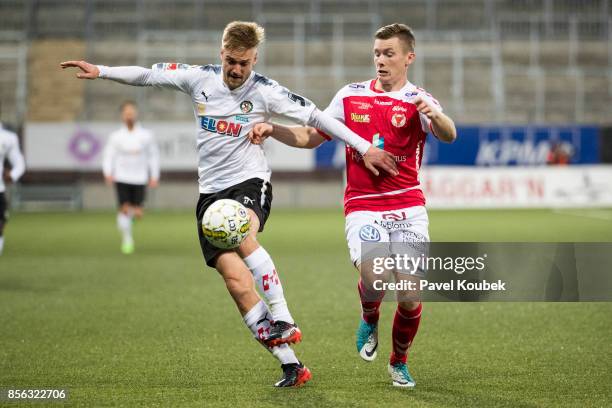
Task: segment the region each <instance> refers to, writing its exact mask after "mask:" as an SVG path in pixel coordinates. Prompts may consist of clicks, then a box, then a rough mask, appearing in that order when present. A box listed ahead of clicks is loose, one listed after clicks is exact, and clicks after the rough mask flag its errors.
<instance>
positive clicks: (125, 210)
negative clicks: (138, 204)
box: [119, 204, 130, 215]
mask: <svg viewBox="0 0 612 408" xmlns="http://www.w3.org/2000/svg"><path fill="white" fill-rule="evenodd" d="M119 212H120V213H121V214H123V215H128V214H129V212H130V206H129V204H121V207H120V208H119Z"/></svg>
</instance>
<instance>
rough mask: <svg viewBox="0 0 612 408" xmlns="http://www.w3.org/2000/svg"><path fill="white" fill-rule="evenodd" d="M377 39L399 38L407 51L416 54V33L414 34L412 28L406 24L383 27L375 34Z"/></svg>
mask: <svg viewBox="0 0 612 408" xmlns="http://www.w3.org/2000/svg"><path fill="white" fill-rule="evenodd" d="M374 37H375V38H378V39H379V40H388V39H390V38H393V37H397V38H399V40H400V41H401V42H402V43H404V45H405V47H406V49H407V50H408V51H410V52H414V45H415V42H416V41H415V39H414V33H413V32H412V28H410V27H408V26H407V25H406V24H398V23H395V24H389V25H386V26H384V27H381V28H379V29H378V31H376V34H374Z"/></svg>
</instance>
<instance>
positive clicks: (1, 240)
mask: <svg viewBox="0 0 612 408" xmlns="http://www.w3.org/2000/svg"><path fill="white" fill-rule="evenodd" d="M3 249H4V236H2V237H0V255H2V250H3Z"/></svg>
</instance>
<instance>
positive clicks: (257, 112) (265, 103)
mask: <svg viewBox="0 0 612 408" xmlns="http://www.w3.org/2000/svg"><path fill="white" fill-rule="evenodd" d="M263 37H264V31H263V28H262V27H260V26H259V25H257V24H256V23H250V22H232V23H230V24H228V25H227V27H226V28H225V30H224V33H223V37H222V48H221V54H220V57H221V65H204V66H189V65H186V64H176V63H160V64H156V65H154V66H153V69H146V68H141V67H106V66H96V65H92V64H89V63H87V62H84V61H68V62H65V63H62V64H61V66H62V67H63V68H66V67H78V68H80V69H81V71H82V72H81V73H79V74H77V77H79V78H86V79H95V78H98V77H100V78H105V79H111V80H114V81H117V82H121V83H125V84H129V85H139V86H158V87H165V88H171V89H174V90H178V91H181V92H184V93H186V94H187V95H189V96H190V97H191V99H192V102H193V111H194V114H195V117H196V124H197V126H198V136H197V149H198V154H199V165H198V173H199V184H200V188H199V190H200V198H199V201H198V204H197V207H196V219H197V227H198V235H199V239H200V246H201V249H202V253H203V255H204V258H205V260H206V263H207V265H209V266H210V267H214V268H216V269H217V271H218V272H219V273H220V274H221V276H222V277H223V279H224V281H225V284H226V287H227V289H228V291H229V293H230V295H231V296H232V298H233V299H234V301H235V302H236V305H237V307H238V310H239V311H240V313H241V314H242V316H243V319H244V323H245V324H246V326H247V327H248V328H249V329H250V330H251V332H252V333H253V335H254V336H255V338H256V339H258V340H259V341H260V342H261V343H262V344H264V345H265V346H266V348H267V349H268V350H269V351H270V352H271V353H272V354H273V355H274V356H275V357H276V358H277V359H278V360H279V361H280V362H281V368H282V370H283V377H282V378H281V380H280V381H278V382H277V383H276V384H275V386H277V387H290V386H299V385H301V384H303V383H305V382H306V381H308V380H309V379H310V378H311V373H310V371H309V370H308V368H306V367H305V366H304V365H303V364H302V363H301V362H300V361H299V360H298V359H297V357H296V356H295V353H294V352H293V350H292V349H291V348H290V347H289V345H288V343H294V342H298V341H299V340H300V339H301V332H300V331H299V328H298V327H297V325H296V324H295V322H294V320H293V317H292V315H291V313H290V312H289V309H288V307H287V302H286V300H285V297H284V292H283V288H282V284H281V282H280V279H279V277H278V274H277V271H276V267H275V266H274V263H273V261H272V258H271V257H270V255H269V254H268V253H267V252H266V250H265V249H264V248H263V247H261V246H260V245H259V244H258V242H257V239H256V234H257V233H258V232H259V231H262V230H263V227H264V224H265V222H266V220H267V218H268V215H269V213H270V209H271V201H272V186H271V184H270V168H269V167H268V164H267V161H266V158H265V155H264V152H263V149H262V148H261V147H260V146H256V145H253V144H251V143H250V141H249V139H248V138H247V137H246V135H247V133H248V132H249V131H250V130H251V128H252V126H253V125H254V124H255V123H257V122H262V121H265V120H269V118H270V117H271V115H272V114H278V115H280V116H284V117H286V118H288V119H292V120H294V121H297V122H299V123H302V124H308V125H310V126H314V127H317V128H320V129H322V130H323V131H325V132H326V133H327V134H330V135H333V136H335V137H338V138H340V139H342V140H343V141H345V142H347V143H348V144H350V145H351V146H352V147H353V148H354V149H356V150H357V151H358V152H360V153H361V154H363V155H364V160H365V164H366V166H367V167H368V168H369V169H370V170H371V171H374V172H378V170H376V167H380V168H382V169H384V170H386V171H389V172H391V173H393V174H395V172H396V171H397V170H396V165H395V162H394V161H393V157H392V156H391V155H390V154H389V153H387V152H384V151H382V150H381V149H378V148H376V147H374V146H372V143H370V142H369V141H366V140H363V139H362V138H360V137H359V136H358V135H356V134H355V133H353V132H352V131H350V130H349V129H348V128H347V127H346V126H344V125H343V124H342V123H341V122H339V121H337V120H336V119H333V118H332V117H330V116H329V115H328V114H326V113H324V112H321V111H320V110H318V109H317V108H316V106H315V105H314V104H313V103H312V102H310V101H309V100H307V99H305V98H303V97H301V96H299V95H296V94H294V93H292V92H290V91H289V90H287V89H286V88H284V87H282V86H280V85H278V83H276V82H275V81H272V80H270V79H268V78H266V77H264V76H262V75H259V74H257V73H255V72H254V71H253V66H254V65H255V63H256V62H257V47H258V46H259V44H260V43H261V42H262V41H263ZM224 198H229V199H234V200H236V201H239V202H241V203H242V204H243V205H244V206H245V207H247V208H248V209H249V214H250V218H251V234H250V236H249V237H248V238H247V239H245V240H244V241H243V242H242V244H241V245H240V247H238V248H237V249H236V250H231V251H228V250H222V249H219V248H216V247H214V246H213V245H211V244H210V243H209V242H208V241H207V240H206V239H205V237H204V235H203V233H202V225H201V220H202V216H203V214H204V212H205V211H206V209H207V208H208V207H209V206H210V205H211V204H212V203H213V202H215V201H216V200H219V199H224ZM253 280H255V282H256V284H257V286H258V288H259V290H260V292H261V293H262V294H263V296H264V297H265V298H266V300H267V302H268V304H269V308H268V305H267V304H266V303H265V302H263V301H262V300H261V299H260V298H259V296H258V294H257V292H256V291H255V288H254V285H253Z"/></svg>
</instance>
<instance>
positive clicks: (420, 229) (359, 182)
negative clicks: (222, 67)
mask: <svg viewBox="0 0 612 408" xmlns="http://www.w3.org/2000/svg"><path fill="white" fill-rule="evenodd" d="M414 46H415V39H414V34H413V33H412V30H411V29H410V28H409V27H408V26H406V25H404V24H391V25H388V26H385V27H382V28H380V29H379V30H378V31H377V32H376V35H375V40H374V47H373V57H374V65H375V66H376V78H375V79H371V80H368V81H365V82H359V83H352V84H349V85H347V86H345V87H344V88H342V89H340V91H338V93H337V94H336V96H335V97H334V99H333V100H332V102H331V103H330V104H329V106H328V108H327V109H326V110H325V111H326V112H328V113H329V114H330V115H331V116H333V117H335V118H337V119H339V120H341V121H343V122H344V123H346V125H347V126H348V127H349V128H351V130H353V131H355V132H356V133H357V134H359V135H360V136H361V137H363V138H364V140H368V141H371V142H372V143H374V144H375V145H376V146H378V147H380V148H382V149H385V150H386V151H389V152H391V153H392V154H393V155H394V157H395V160H396V162H397V164H398V166H397V167H398V169H399V174H398V175H396V176H393V177H389V176H385V177H373V176H372V175H371V174H369V172H368V171H367V170H366V168H365V167H364V166H363V162H362V158H361V157H360V155H359V154H358V152H355V151H354V149H352V148H351V147H350V146H347V148H346V174H347V186H346V191H345V195H344V213H345V216H346V239H347V242H348V247H349V252H350V256H351V260H352V261H353V264H354V265H355V267H356V268H357V269H358V270H359V272H360V280H359V284H358V292H359V297H360V300H361V307H362V315H361V319H360V323H359V328H358V330H357V340H356V345H357V352H358V353H359V355H360V356H361V357H362V358H363V359H364V360H366V361H372V360H374V359H375V358H376V355H377V351H376V350H377V348H378V318H379V309H380V304H381V301H382V298H383V296H384V294H385V293H384V291H377V290H374V289H375V287H374V285H373V281H374V279H379V278H380V277H379V276H377V275H376V274H373V270H372V263H371V259H370V258H369V256H371V255H369V254H362V248H363V245H364V244H365V245H368V244H369V245H372V244H376V243H381V244H380V245H379V247H383V246H384V247H385V248H390V249H391V251H393V248H394V246H393V245H392V244H391V245H390V244H387V243H400V244H401V243H406V244H412V245H416V246H417V247H419V246H422V245H423V244H416V243H422V242H428V241H429V232H428V225H429V220H428V217H427V211H426V210H425V197H424V195H423V192H422V191H421V188H420V184H419V179H418V174H419V169H420V166H421V160H422V158H423V149H424V147H425V140H426V136H427V134H428V133H430V132H431V133H432V134H433V135H434V136H435V137H437V138H438V139H439V140H441V141H443V142H452V141H454V140H455V138H456V136H457V133H456V129H455V125H454V123H453V121H452V120H451V119H450V118H449V117H448V116H446V115H445V114H444V113H442V108H441V106H440V104H439V103H438V101H437V100H435V99H434V98H433V97H432V96H431V95H430V94H428V93H427V92H426V91H425V90H424V89H422V88H418V87H416V86H415V85H413V84H411V83H410V82H409V81H408V79H407V75H408V68H409V66H410V65H411V64H412V62H413V61H414V58H415V53H414ZM270 135H271V136H273V137H275V138H276V139H278V140H280V141H281V142H283V143H286V144H288V145H290V146H295V147H302V148H315V147H317V146H319V145H320V144H321V143H323V142H324V141H325V140H326V139H327V138H328V136H327V135H325V134H324V133H322V132H320V131H318V130H317V129H315V128H312V127H310V128H308V127H293V128H289V127H286V126H281V125H277V124H274V125H272V124H267V123H266V124H258V125H257V126H256V127H255V128H254V129H253V132H252V134H251V135H249V137H250V138H251V140H252V141H253V143H256V144H259V143H261V142H262V141H263V140H264V139H265V138H266V137H267V136H270ZM400 247H401V246H400ZM370 248H372V247H371V246H370V247H368V248H367V249H368V250H369V249H370ZM395 248H397V246H395ZM394 272H395V273H396V276H398V277H399V275H398V274H397V271H394ZM421 272H422V271H421ZM405 278H406V276H404V277H400V279H405ZM397 300H398V305H397V309H396V312H395V317H394V320H393V328H392V346H393V351H392V352H391V356H390V357H389V365H388V371H389V374H390V376H391V380H392V384H393V385H394V386H397V387H406V388H412V387H414V386H415V385H416V382H415V381H414V379H413V378H412V376H411V375H410V372H409V371H408V366H407V356H408V349H409V348H410V346H411V344H412V341H413V339H414V337H415V336H416V333H417V330H418V327H419V322H420V318H421V302H420V301H419V299H418V293H398V297H397Z"/></svg>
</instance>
